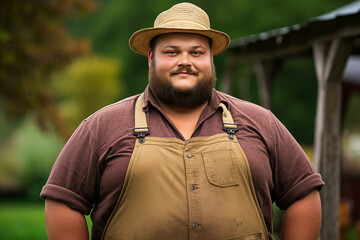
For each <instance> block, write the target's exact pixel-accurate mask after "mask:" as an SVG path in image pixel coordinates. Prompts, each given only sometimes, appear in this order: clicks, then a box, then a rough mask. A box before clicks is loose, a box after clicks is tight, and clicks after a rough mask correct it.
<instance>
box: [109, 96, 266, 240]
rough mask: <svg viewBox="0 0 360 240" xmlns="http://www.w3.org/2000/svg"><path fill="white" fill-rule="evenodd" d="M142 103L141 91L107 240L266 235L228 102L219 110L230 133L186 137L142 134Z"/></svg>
mask: <svg viewBox="0 0 360 240" xmlns="http://www.w3.org/2000/svg"><path fill="white" fill-rule="evenodd" d="M143 106H144V98H143V94H142V95H141V97H140V98H139V99H138V101H137V103H136V107H135V128H134V134H137V135H138V138H139V139H138V140H137V141H136V144H135V148H134V152H133V154H132V157H131V159H130V163H129V167H128V170H127V173H126V177H125V182H124V186H123V188H122V191H121V193H120V196H119V200H118V202H117V204H116V206H115V208H114V210H113V212H112V214H111V217H110V218H109V220H108V222H107V224H106V227H105V230H104V233H103V239H106V240H109V239H113V240H120V239H141V240H144V239H156V240H158V239H169V240H176V239H204V240H208V239H209V240H210V239H241V240H250V239H251V240H252V239H268V232H267V229H266V226H265V221H264V218H263V216H262V213H261V210H260V207H259V204H258V201H257V198H256V194H255V190H254V187H253V183H252V178H251V173H250V168H249V164H248V162H247V159H246V156H245V154H244V152H243V150H242V149H241V147H240V145H239V143H238V142H237V140H236V137H234V133H235V131H236V130H237V126H236V125H235V124H233V120H232V117H231V114H230V112H229V111H228V110H227V109H226V107H225V105H224V104H220V107H221V108H222V109H223V123H224V124H223V128H224V130H227V131H228V133H223V134H217V135H213V136H210V137H194V138H191V139H190V140H188V141H182V140H180V139H177V138H157V137H146V138H145V134H147V133H148V128H147V122H146V116H145V113H144V111H143ZM235 128H236V130H235Z"/></svg>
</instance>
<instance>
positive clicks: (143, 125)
mask: <svg viewBox="0 0 360 240" xmlns="http://www.w3.org/2000/svg"><path fill="white" fill-rule="evenodd" d="M144 102H145V99H144V93H142V94H141V95H140V97H139V98H138V99H137V101H136V104H135V128H134V129H133V135H134V136H136V137H137V138H139V142H140V143H144V142H145V136H146V135H148V134H149V133H150V130H149V128H148V125H147V121H146V115H145V112H144V110H143V107H144Z"/></svg>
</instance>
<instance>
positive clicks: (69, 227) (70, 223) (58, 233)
mask: <svg viewBox="0 0 360 240" xmlns="http://www.w3.org/2000/svg"><path fill="white" fill-rule="evenodd" d="M45 223H46V231H47V234H48V238H49V240H60V239H66V240H73V239H74V240H75V239H76V240H88V239H89V233H88V229H87V224H86V220H85V217H84V215H82V214H81V213H79V212H78V211H75V210H73V209H71V208H69V207H68V206H67V205H65V204H64V203H61V202H58V201H53V200H50V199H46V200H45Z"/></svg>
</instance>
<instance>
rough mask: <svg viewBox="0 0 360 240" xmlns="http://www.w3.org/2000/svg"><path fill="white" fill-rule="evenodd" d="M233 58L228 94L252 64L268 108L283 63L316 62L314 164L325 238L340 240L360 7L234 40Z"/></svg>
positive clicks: (359, 44)
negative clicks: (346, 125) (345, 125)
mask: <svg viewBox="0 0 360 240" xmlns="http://www.w3.org/2000/svg"><path fill="white" fill-rule="evenodd" d="M228 53H229V58H228V64H227V68H228V69H227V71H226V75H225V76H224V78H223V82H222V90H223V91H225V92H227V91H229V89H230V86H231V82H232V81H233V79H232V78H233V73H234V70H235V69H236V67H237V66H238V65H239V64H241V63H247V64H249V63H250V64H251V65H252V66H253V70H254V73H255V74H256V76H257V80H258V82H259V91H260V100H261V104H262V105H263V106H265V107H267V108H270V106H271V92H272V91H271V90H272V85H273V82H274V80H275V77H276V74H277V72H278V71H279V70H280V69H281V65H282V63H283V62H284V61H286V60H287V59H288V58H290V57H294V56H295V57H296V56H304V55H306V56H308V57H313V59H314V62H315V68H316V76H317V82H318V93H317V110H316V122H315V153H314V155H315V156H314V161H315V168H316V170H317V171H318V172H320V174H321V175H322V177H323V179H324V181H325V183H326V185H325V187H324V188H323V190H322V191H321V199H322V208H323V211H322V229H321V235H320V238H321V239H323V240H325V239H326V240H332V239H339V236H340V233H339V227H336V226H339V203H340V163H341V129H340V128H341V126H340V122H341V111H342V83H343V78H342V76H343V72H344V68H345V66H346V63H347V60H348V58H349V56H350V55H356V54H360V1H355V2H353V3H350V4H348V5H346V6H344V7H342V8H339V9H337V10H335V11H333V12H330V13H328V14H325V15H322V16H319V17H317V18H314V19H311V20H309V21H308V22H306V23H305V24H299V25H294V26H290V27H286V28H281V29H276V30H273V31H269V32H265V33H261V34H257V35H253V36H249V37H245V38H242V39H238V40H234V41H233V42H232V44H231V45H230V47H229V50H228ZM359 68H360V66H359Z"/></svg>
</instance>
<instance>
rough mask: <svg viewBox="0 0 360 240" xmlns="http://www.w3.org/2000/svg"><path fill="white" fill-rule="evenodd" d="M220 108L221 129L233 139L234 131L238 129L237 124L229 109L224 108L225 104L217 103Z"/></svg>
mask: <svg viewBox="0 0 360 240" xmlns="http://www.w3.org/2000/svg"><path fill="white" fill-rule="evenodd" d="M219 106H220V107H221V108H222V110H223V113H222V120H223V129H224V130H225V131H226V132H227V133H228V134H229V138H230V139H231V140H233V139H234V135H235V133H236V132H237V131H238V130H239V129H238V126H237V125H236V124H234V120H233V118H232V116H231V113H230V111H229V110H228V109H227V108H226V106H225V104H223V103H220V105H219Z"/></svg>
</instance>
